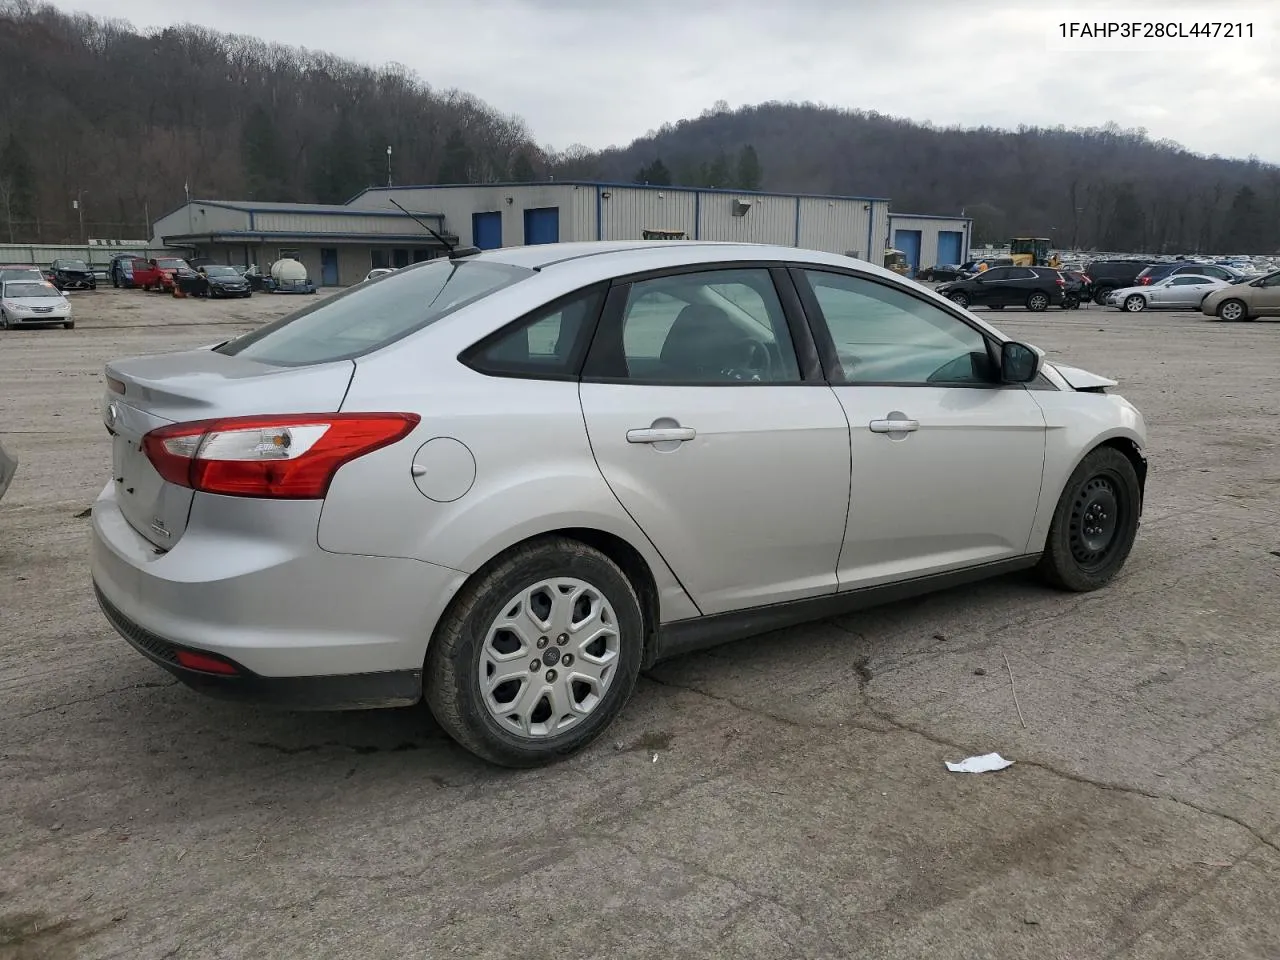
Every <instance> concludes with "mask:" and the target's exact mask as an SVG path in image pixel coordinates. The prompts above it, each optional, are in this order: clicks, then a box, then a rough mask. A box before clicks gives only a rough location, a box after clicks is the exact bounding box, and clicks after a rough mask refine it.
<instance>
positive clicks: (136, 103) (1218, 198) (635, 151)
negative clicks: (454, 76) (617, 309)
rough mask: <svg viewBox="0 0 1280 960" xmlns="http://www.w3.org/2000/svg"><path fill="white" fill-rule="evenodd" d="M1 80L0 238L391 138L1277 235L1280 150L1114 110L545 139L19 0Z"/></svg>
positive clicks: (268, 53)
mask: <svg viewBox="0 0 1280 960" xmlns="http://www.w3.org/2000/svg"><path fill="white" fill-rule="evenodd" d="M0 90H3V92H4V96H3V98H0V241H8V240H10V239H13V240H18V241H43V242H63V241H66V242H75V241H78V240H79V239H80V237H81V232H82V229H83V233H84V234H85V235H87V236H95V237H126V238H130V237H140V236H146V235H147V234H148V230H147V226H146V224H147V221H148V218H150V219H152V220H153V219H155V218H156V217H157V216H159V215H160V214H162V213H164V212H165V211H166V210H168V209H169V208H171V207H173V206H176V205H177V204H178V203H180V202H181V201H182V199H183V196H184V185H188V186H189V189H190V193H191V196H193V197H203V198H224V199H231V198H251V199H252V198H256V199H262V200H286V201H287V200H296V201H313V202H332V203H341V202H343V201H345V200H347V199H348V198H349V197H350V196H352V195H353V194H355V193H357V192H358V191H359V190H360V189H362V188H364V187H366V186H370V185H374V184H380V183H386V181H387V155H386V149H387V146H388V145H391V146H392V149H393V153H392V173H393V178H394V180H395V182H396V183H459V182H476V183H483V182H492V181H497V180H533V179H542V178H545V177H546V176H548V175H554V176H556V177H557V178H560V179H566V178H580V179H605V180H621V181H633V180H637V181H640V182H646V181H647V182H650V183H655V184H658V183H674V184H684V185H690V186H696V185H702V186H720V187H730V188H735V189H764V190H772V191H780V192H790V191H797V192H813V193H831V194H854V195H863V196H866V195H870V196H880V197H890V198H891V199H892V200H893V207H894V209H895V210H898V211H902V212H912V213H934V214H960V213H965V214H967V215H969V216H972V217H974V218H975V219H976V229H977V235H978V238H979V239H981V240H1003V239H1007V238H1008V237H1009V236H1011V235H1015V234H1023V235H1025V234H1034V235H1039V236H1050V237H1052V238H1054V240H1055V242H1056V243H1057V244H1058V245H1060V246H1065V247H1083V248H1095V249H1106V250H1124V251H1151V252H1157V251H1167V252H1190V251H1202V252H1231V253H1237V252H1248V253H1262V252H1266V253H1270V252H1273V251H1276V250H1277V249H1280V168H1277V167H1275V166H1271V165H1266V164H1261V163H1259V162H1257V160H1248V161H1246V160H1228V159H1223V158H1220V157H1202V156H1198V155H1195V154H1192V153H1189V152H1187V151H1186V150H1184V149H1182V148H1181V147H1180V146H1179V145H1177V144H1175V143H1172V142H1170V141H1159V142H1154V141H1151V140H1150V139H1148V138H1147V137H1146V135H1145V134H1144V133H1142V132H1141V131H1123V130H1120V129H1118V128H1116V127H1114V126H1112V127H1110V128H1107V129H1102V130H1068V129H1066V128H1062V127H1059V128H1055V129H1019V130H1018V131H1006V130H995V129H976V130H961V129H941V128H935V127H932V126H929V125H927V124H917V123H913V122H911V121H908V120H903V119H898V118H894V117H887V116H883V115H878V114H875V113H868V112H864V111H859V110H841V109H835V108H830V107H822V106H817V105H814V104H783V103H766V104H761V105H759V106H754V107H746V108H743V109H740V110H736V111H731V110H729V109H728V107H727V105H726V104H723V103H721V104H717V105H716V106H715V107H714V108H712V109H710V110H708V111H706V112H704V114H703V115H702V116H701V117H699V118H697V119H694V120H684V121H680V122H679V123H675V124H668V125H665V126H664V127H663V128H662V129H661V130H658V131H654V132H652V133H650V134H649V135H647V136H645V137H643V138H641V139H639V140H636V141H635V142H634V143H632V144H631V145H630V146H627V147H625V148H614V149H609V150H605V151H602V152H593V151H591V150H587V149H586V148H584V147H581V146H572V147H569V148H568V149H566V150H564V151H563V152H559V153H548V152H547V151H546V150H542V149H539V148H538V147H537V146H535V144H534V143H533V140H532V138H531V136H530V134H529V131H528V129H527V128H526V126H525V123H524V121H523V120H521V119H520V118H518V117H514V116H509V115H504V114H502V113H499V112H498V111H496V110H494V109H493V108H492V107H490V106H488V105H487V104H485V103H483V102H481V101H479V100H477V99H476V98H474V97H472V96H470V95H468V94H466V93H463V92H459V91H455V90H446V91H439V90H435V89H433V88H432V87H430V86H429V85H428V84H427V83H425V82H424V81H422V80H421V79H419V78H418V77H417V76H416V75H415V74H414V73H413V72H411V71H410V70H408V69H406V68H404V67H401V66H397V65H390V66H386V67H379V68H372V67H368V66H362V65H359V64H355V63H352V62H350V61H347V60H342V59H340V58H338V57H334V56H331V55H329V54H326V53H320V52H313V51H307V50H301V49H297V48H291V47H285V46H280V45H275V44H268V43H264V42H262V41H259V40H256V39H253V38H250V37H243V36H231V35H227V34H222V33H218V32H216V31H212V30H207V29H204V28H201V27H194V26H180V27H171V28H168V29H165V30H162V31H157V32H153V33H146V34H144V33H139V32H138V31H137V30H135V29H134V28H133V27H131V26H130V25H129V24H127V23H120V22H107V21H102V20H97V19H94V18H92V17H89V16H84V15H68V14H65V13H61V12H59V11H57V10H55V9H53V8H51V7H43V6H37V5H34V4H32V3H31V2H30V0H0ZM77 200H78V201H79V202H80V203H81V204H82V209H81V211H77V210H76V209H75V208H74V206H73V202H74V201H77ZM81 213H83V216H84V226H83V228H82V226H81V223H80V214H81Z"/></svg>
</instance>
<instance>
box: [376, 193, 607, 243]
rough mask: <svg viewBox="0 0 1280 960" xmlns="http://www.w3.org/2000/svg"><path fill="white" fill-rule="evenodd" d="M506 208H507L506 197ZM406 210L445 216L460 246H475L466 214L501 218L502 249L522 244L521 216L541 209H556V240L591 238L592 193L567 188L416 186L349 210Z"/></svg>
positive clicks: (379, 197)
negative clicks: (493, 214)
mask: <svg viewBox="0 0 1280 960" xmlns="http://www.w3.org/2000/svg"><path fill="white" fill-rule="evenodd" d="M508 197H510V198H511V203H507V198H508ZM391 199H394V200H395V201H396V202H397V203H400V204H403V205H404V207H405V209H407V210H414V211H430V212H432V213H441V214H444V223H445V227H446V228H447V229H448V230H449V232H451V233H456V234H457V235H458V241H459V243H461V244H462V245H463V246H469V245H471V244H473V243H474V242H475V239H474V238H473V237H472V235H471V215H472V214H473V213H486V212H490V211H497V212H499V213H501V214H502V245H503V246H504V247H517V246H520V245H522V244H523V243H524V212H525V211H526V210H534V209H540V208H543V207H559V208H560V239H561V240H562V241H569V240H593V239H595V190H594V189H593V188H590V187H581V186H574V185H571V184H530V185H528V186H526V185H520V186H494V187H486V186H476V187H421V188H412V187H407V188H404V189H392V190H386V189H383V190H370V191H368V192H366V193H363V194H361V195H360V196H359V197H357V198H356V199H355V200H353V201H352V202H351V206H352V208H353V209H364V210H394V209H395V207H394V206H392V205H391V203H390V200H391Z"/></svg>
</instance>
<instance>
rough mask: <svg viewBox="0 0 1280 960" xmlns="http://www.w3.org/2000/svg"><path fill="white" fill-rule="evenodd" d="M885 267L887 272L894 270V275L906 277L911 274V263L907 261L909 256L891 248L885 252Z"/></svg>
mask: <svg viewBox="0 0 1280 960" xmlns="http://www.w3.org/2000/svg"><path fill="white" fill-rule="evenodd" d="M884 266H885V269H886V270H892V271H893V272H894V273H898V274H902V275H903V276H906V275H907V274H908V273H910V272H911V263H910V262H909V261H908V260H907V255H906V254H905V253H903V252H902V251H901V250H894V249H893V248H892V247H889V248H887V249H886V250H885V252H884Z"/></svg>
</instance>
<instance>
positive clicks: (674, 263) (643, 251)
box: [468, 240, 898, 278]
mask: <svg viewBox="0 0 1280 960" xmlns="http://www.w3.org/2000/svg"><path fill="white" fill-rule="evenodd" d="M468 259H473V260H478V261H489V262H493V263H505V264H510V265H511V266H516V267H525V268H527V269H531V270H538V271H543V272H546V271H550V270H555V271H557V272H559V271H560V270H562V269H575V270H578V269H580V270H583V271H584V272H589V273H592V274H595V273H599V274H601V275H608V276H622V275H625V274H628V273H642V272H645V271H647V270H661V269H664V268H667V267H678V266H685V265H696V264H699V263H715V262H719V261H734V260H745V261H751V260H756V261H759V260H765V261H783V262H789V263H812V264H826V265H829V266H845V267H848V266H852V265H853V264H857V265H858V268H859V269H860V270H862V271H863V272H870V273H874V274H876V275H878V276H884V277H891V278H897V277H898V275H897V274H896V273H893V272H892V271H890V270H886V269H885V268H884V267H882V266H878V265H877V264H874V263H871V262H868V261H865V260H855V259H854V258H853V257H846V256H842V255H840V254H835V253H824V252H822V251H819V250H806V249H804V248H802V247H786V246H781V245H776V244H766V243H733V242H725V241H714V240H648V241H644V240H591V241H585V242H577V243H554V244H540V245H536V246H528V247H502V248H500V249H497V250H488V251H485V252H483V253H480V254H476V255H473V256H472V257H470V258H468Z"/></svg>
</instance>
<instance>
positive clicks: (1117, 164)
mask: <svg viewBox="0 0 1280 960" xmlns="http://www.w3.org/2000/svg"><path fill="white" fill-rule="evenodd" d="M747 147H750V148H751V152H752V155H753V156H754V158H755V159H754V160H752V161H750V162H749V163H748V168H749V169H752V170H754V171H755V174H756V176H755V177H754V178H753V181H754V182H758V183H760V184H761V185H762V187H763V189H765V190H775V191H801V192H812V193H830V194H853V195H860V196H875V197H889V198H891V199H892V201H893V209H894V210H897V211H902V212H908V213H933V214H950V215H958V214H961V213H964V214H966V215H968V216H972V217H974V218H975V220H976V223H975V230H976V232H977V234H978V236H979V237H980V238H981V239H983V240H997V241H1001V240H1006V239H1008V238H1009V237H1010V236H1015V235H1028V234H1032V235H1037V236H1046V237H1052V238H1053V239H1054V240H1055V242H1056V243H1057V244H1059V245H1061V246H1065V247H1081V248H1092V249H1102V250H1113V251H1144V252H1161V251H1168V252H1175V253H1181V252H1191V251H1204V252H1229V253H1246V252H1247V253H1272V252H1274V251H1276V250H1278V249H1280V167H1276V166H1274V165H1268V164H1263V163H1259V162H1258V161H1257V160H1256V159H1250V160H1229V159H1224V158H1221V157H1203V156H1199V155H1196V154H1193V153H1190V152H1188V151H1187V150H1185V149H1183V148H1182V147H1181V146H1180V145H1178V144H1176V143H1174V142H1172V141H1168V140H1162V141H1152V140H1150V139H1149V138H1148V137H1147V136H1146V134H1145V133H1144V132H1143V131H1126V130H1121V129H1119V128H1118V127H1116V126H1115V125H1111V126H1109V127H1107V128H1105V129H1101V130H1097V129H1089V130H1086V129H1079V130H1069V129H1066V128H1065V127H1057V128H1053V129H1037V128H1020V129H1019V130H1017V131H1008V130H996V129H989V128H983V129H970V130H961V129H943V128H936V127H933V126H930V125H927V124H918V123H913V122H911V121H908V120H902V119H898V118H895V117H887V116H883V115H879V114H876V113H869V112H864V111H860V110H839V109H835V108H831V107H821V106H817V105H814V104H784V103H765V104H760V105H759V106H754V107H746V108H743V109H740V110H736V111H731V110H729V109H728V106H727V105H726V104H723V103H722V104H718V105H717V106H716V107H715V108H712V109H711V110H708V111H706V112H704V113H703V115H702V116H701V117H699V118H698V119H696V120H686V121H681V122H680V123H676V124H668V125H666V126H664V127H663V128H662V129H661V130H658V131H654V132H651V133H650V134H649V135H647V136H645V137H643V138H642V139H639V140H636V141H635V142H634V143H632V144H631V145H630V146H628V147H626V148H622V149H613V150H606V151H604V152H602V153H599V154H594V155H591V156H587V157H582V158H579V160H578V161H576V162H575V163H573V164H570V165H568V167H567V169H572V171H573V172H574V173H575V174H576V175H579V176H591V177H596V176H598V177H602V178H604V179H625V180H632V179H641V180H644V179H650V177H649V174H651V173H652V169H653V167H654V165H655V164H657V165H659V167H660V170H661V171H662V172H664V173H667V174H669V176H670V179H671V181H672V182H674V183H691V184H700V185H706V186H710V185H713V184H714V185H716V186H723V187H730V188H737V189H747V188H748V187H749V186H750V185H751V184H748V183H747V182H744V180H743V177H742V176H741V175H740V174H739V173H738V171H739V170H741V169H742V164H743V160H742V157H743V153H744V151H745V149H746V148H747ZM717 178H718V179H717ZM654 182H658V181H654Z"/></svg>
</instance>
